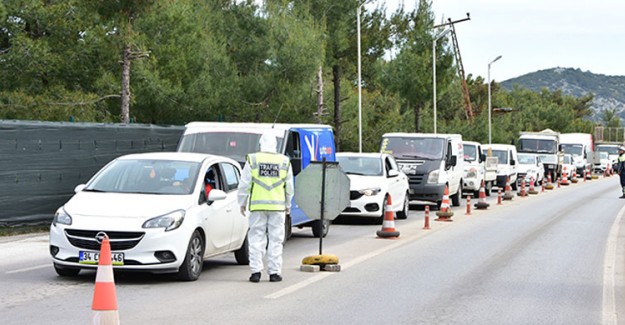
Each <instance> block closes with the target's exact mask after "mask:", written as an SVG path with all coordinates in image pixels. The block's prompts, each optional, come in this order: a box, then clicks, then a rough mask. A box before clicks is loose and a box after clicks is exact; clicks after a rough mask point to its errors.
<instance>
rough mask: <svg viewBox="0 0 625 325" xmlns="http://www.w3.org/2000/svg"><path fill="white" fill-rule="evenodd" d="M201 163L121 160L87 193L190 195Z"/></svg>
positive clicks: (94, 182) (93, 183)
mask: <svg viewBox="0 0 625 325" xmlns="http://www.w3.org/2000/svg"><path fill="white" fill-rule="evenodd" d="M199 168H200V163H197V162H189V161H177V160H154V159H120V160H116V161H114V162H113V163H111V164H109V165H108V166H106V167H105V169H103V170H102V171H101V172H99V173H98V174H97V176H96V177H95V178H94V179H93V181H91V182H90V183H89V184H88V185H87V186H86V187H85V191H93V192H115V193H140V194H190V193H192V192H193V184H195V178H196V177H197V175H198V170H199Z"/></svg>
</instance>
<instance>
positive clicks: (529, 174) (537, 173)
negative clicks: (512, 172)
mask: <svg viewBox="0 0 625 325" xmlns="http://www.w3.org/2000/svg"><path fill="white" fill-rule="evenodd" d="M518 160H519V164H518V167H517V168H518V171H519V174H518V176H519V177H518V182H519V185H521V180H522V179H525V186H526V188H527V187H529V185H530V180H531V179H532V178H533V179H534V185H539V184H542V183H543V181H544V178H545V169H544V167H543V164H542V163H541V161H540V157H539V156H538V155H536V154H533V153H519V154H518Z"/></svg>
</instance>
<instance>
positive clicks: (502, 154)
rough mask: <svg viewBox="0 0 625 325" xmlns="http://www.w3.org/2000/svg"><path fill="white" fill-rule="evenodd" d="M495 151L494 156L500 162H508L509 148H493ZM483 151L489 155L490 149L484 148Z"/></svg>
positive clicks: (493, 151)
mask: <svg viewBox="0 0 625 325" xmlns="http://www.w3.org/2000/svg"><path fill="white" fill-rule="evenodd" d="M491 151H492V153H493V157H497V161H498V162H499V163H500V164H507V163H508V151H507V150H495V149H493V150H491ZM482 152H483V153H484V154H485V155H487V156H488V149H484V150H482Z"/></svg>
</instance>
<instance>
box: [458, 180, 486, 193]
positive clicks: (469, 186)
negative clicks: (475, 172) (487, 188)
mask: <svg viewBox="0 0 625 325" xmlns="http://www.w3.org/2000/svg"><path fill="white" fill-rule="evenodd" d="M462 182H463V189H464V190H466V191H479V190H480V187H481V186H482V182H481V180H479V179H477V178H465V179H463V180H462Z"/></svg>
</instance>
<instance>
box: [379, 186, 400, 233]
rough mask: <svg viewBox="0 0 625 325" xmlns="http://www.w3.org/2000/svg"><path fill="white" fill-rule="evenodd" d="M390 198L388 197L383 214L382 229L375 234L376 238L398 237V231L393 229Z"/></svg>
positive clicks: (393, 216)
mask: <svg viewBox="0 0 625 325" xmlns="http://www.w3.org/2000/svg"><path fill="white" fill-rule="evenodd" d="M391 206H392V203H391V196H390V195H389V196H388V201H387V202H386V212H385V213H384V221H383V222H382V229H381V230H378V231H377V232H376V234H377V235H378V238H397V237H399V231H398V230H397V229H395V211H393V209H392V207H391Z"/></svg>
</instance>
